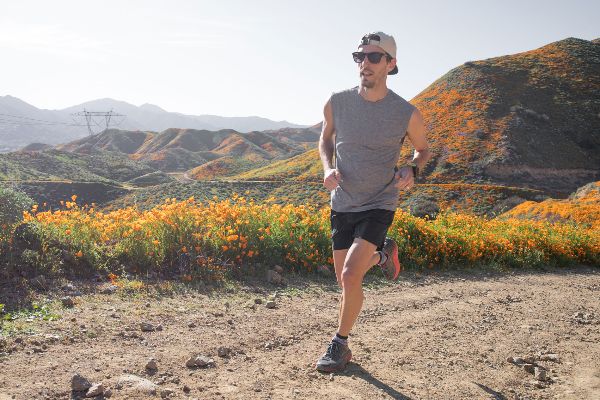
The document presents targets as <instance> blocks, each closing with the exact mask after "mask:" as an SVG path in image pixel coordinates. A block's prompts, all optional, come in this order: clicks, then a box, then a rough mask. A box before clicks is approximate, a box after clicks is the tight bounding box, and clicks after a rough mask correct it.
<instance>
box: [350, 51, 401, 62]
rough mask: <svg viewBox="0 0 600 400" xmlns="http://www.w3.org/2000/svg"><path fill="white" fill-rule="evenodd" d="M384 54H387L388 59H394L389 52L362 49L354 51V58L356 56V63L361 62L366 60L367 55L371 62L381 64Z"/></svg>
mask: <svg viewBox="0 0 600 400" xmlns="http://www.w3.org/2000/svg"><path fill="white" fill-rule="evenodd" d="M383 56H386V58H387V59H388V61H389V60H391V59H392V58H391V57H390V56H389V55H388V54H387V53H378V52H373V53H363V52H362V51H355V52H354V53H352V58H354V62H355V63H361V62H363V61H364V60H365V57H367V58H368V59H369V62H370V63H371V64H379V62H380V61H381V58H382V57H383Z"/></svg>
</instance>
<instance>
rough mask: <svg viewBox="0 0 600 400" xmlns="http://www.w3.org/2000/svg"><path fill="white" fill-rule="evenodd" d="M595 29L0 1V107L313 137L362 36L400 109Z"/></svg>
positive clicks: (431, 11) (502, 5) (295, 8)
mask: <svg viewBox="0 0 600 400" xmlns="http://www.w3.org/2000/svg"><path fill="white" fill-rule="evenodd" d="M598 21H600V2H599V1H597V0H589V1H573V0H571V1H568V2H567V1H563V0H558V1H557V0H545V1H527V0H520V1H512V0H510V1H509V0H502V1H500V0H498V1H491V0H490V1H481V0H479V1H475V0H473V1H457V0H455V1H416V0H414V1H404V0H402V1H399V0H396V1H385V0H379V1H348V0H346V1H337V0H336V1H326V0H322V1H313V0H302V1H285V0H279V1H267V0H264V1H261V0H220V1H215V0H210V1H208V0H197V1H191V0H188V1H184V0H179V1H178V0H171V1H166V0H165V1H149V0H143V1H131V0H128V1H112V0H104V1H102V2H89V1H61V0H53V1H47V0H39V1H27V0H19V1H8V0H5V1H1V3H0V54H1V57H0V95H7V94H10V95H12V96H16V97H19V98H21V99H22V100H24V101H26V102H28V103H31V104H33V105H34V106H36V107H39V108H48V109H60V108H65V107H68V106H72V105H75V104H79V103H82V102H84V101H88V100H92V99H97V98H102V97H111V98H114V99H118V100H123V101H126V102H129V103H132V104H135V105H141V104H143V103H152V104H156V105H158V106H160V107H162V108H164V109H166V110H167V111H178V112H182V113H186V114H217V115H223V116H248V115H258V116H262V117H266V118H270V119H274V120H283V119H285V120H288V121H291V122H295V123H301V124H313V123H316V122H318V121H320V120H321V118H322V108H323V104H324V102H325V100H326V99H327V97H328V96H329V95H330V94H331V92H333V91H337V90H342V89H346V88H349V87H353V86H356V85H357V84H358V73H357V67H356V64H354V62H353V61H352V57H351V55H350V53H351V52H352V51H354V50H355V49H356V46H357V44H358V41H359V39H360V38H361V37H362V35H363V34H364V33H366V32H370V31H374V30H383V31H385V32H388V33H390V34H392V35H393V36H394V37H395V38H396V42H397V44H398V68H399V73H398V75H395V76H391V77H389V79H388V86H389V87H391V88H392V89H393V90H394V91H396V92H397V93H398V94H400V95H401V96H402V97H404V98H405V99H407V100H410V99H411V98H413V97H414V96H415V95H416V94H418V93H419V92H421V91H422V90H423V89H425V88H426V87H427V86H428V85H429V84H431V83H432V82H433V81H435V80H436V79H437V78H439V77H440V76H441V75H443V74H444V73H446V72H447V71H448V70H450V69H452V68H454V67H456V66H458V65H460V64H462V63H464V62H465V61H469V60H479V59H485V58H490V57H496V56H501V55H507V54H514V53H518V52H522V51H527V50H531V49H534V48H537V47H540V46H543V45H545V44H548V43H550V42H554V41H557V40H561V39H564V38H567V37H570V36H572V37H577V38H581V39H587V40H591V39H594V38H597V37H600V23H599V22H598ZM116 111H118V110H116Z"/></svg>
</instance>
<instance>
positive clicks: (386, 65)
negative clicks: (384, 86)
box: [358, 44, 396, 89]
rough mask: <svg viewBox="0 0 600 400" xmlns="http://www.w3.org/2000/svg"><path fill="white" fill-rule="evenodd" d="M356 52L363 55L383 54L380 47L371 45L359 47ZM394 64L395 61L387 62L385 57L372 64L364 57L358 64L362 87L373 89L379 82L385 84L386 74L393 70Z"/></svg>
mask: <svg viewBox="0 0 600 400" xmlns="http://www.w3.org/2000/svg"><path fill="white" fill-rule="evenodd" d="M358 51H362V52H363V53H385V51H384V50H383V49H382V48H381V47H379V46H375V45H373V44H368V45H364V46H359V47H358ZM395 63H396V60H395V59H392V60H391V61H389V62H388V60H387V57H386V56H383V57H382V58H381V60H380V61H379V63H377V64H373V63H371V62H370V61H369V58H368V57H365V59H364V60H363V61H362V62H361V63H359V64H358V70H359V73H360V80H361V84H362V86H364V87H366V88H369V89H370V88H373V87H375V86H376V85H377V84H378V83H380V82H381V81H384V82H385V80H386V79H387V73H388V72H389V71H391V70H392V69H393V68H394V66H395Z"/></svg>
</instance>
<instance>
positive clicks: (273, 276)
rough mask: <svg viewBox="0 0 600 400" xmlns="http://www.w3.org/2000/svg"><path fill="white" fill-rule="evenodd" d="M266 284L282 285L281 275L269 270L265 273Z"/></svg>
mask: <svg viewBox="0 0 600 400" xmlns="http://www.w3.org/2000/svg"><path fill="white" fill-rule="evenodd" d="M267 282H269V283H272V284H274V285H280V284H282V283H283V277H282V276H281V274H279V272H277V271H275V270H272V269H270V270H268V271H267Z"/></svg>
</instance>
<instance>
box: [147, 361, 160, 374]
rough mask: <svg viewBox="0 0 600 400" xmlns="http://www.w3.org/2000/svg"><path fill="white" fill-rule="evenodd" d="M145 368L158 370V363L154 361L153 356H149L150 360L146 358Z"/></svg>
mask: <svg viewBox="0 0 600 400" xmlns="http://www.w3.org/2000/svg"><path fill="white" fill-rule="evenodd" d="M146 370H148V371H157V370H158V364H157V363H156V360H155V359H154V358H151V359H150V360H148V362H147V363H146Z"/></svg>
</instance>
